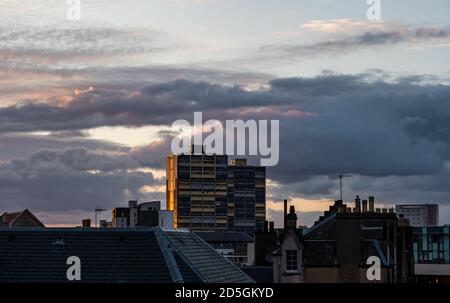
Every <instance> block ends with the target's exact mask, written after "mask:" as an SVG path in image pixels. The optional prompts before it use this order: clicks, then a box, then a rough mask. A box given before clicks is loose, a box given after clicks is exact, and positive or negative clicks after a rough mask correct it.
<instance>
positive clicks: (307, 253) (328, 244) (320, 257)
mask: <svg viewBox="0 0 450 303" xmlns="http://www.w3.org/2000/svg"><path fill="white" fill-rule="evenodd" d="M303 264H304V265H305V266H336V265H337V253H336V241H335V240H305V242H304V251H303Z"/></svg>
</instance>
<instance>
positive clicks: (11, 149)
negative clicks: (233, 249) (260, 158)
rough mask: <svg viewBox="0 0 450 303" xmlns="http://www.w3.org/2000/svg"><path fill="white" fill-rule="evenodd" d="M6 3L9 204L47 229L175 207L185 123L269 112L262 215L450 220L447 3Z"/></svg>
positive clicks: (1, 105)
mask: <svg viewBox="0 0 450 303" xmlns="http://www.w3.org/2000/svg"><path fill="white" fill-rule="evenodd" d="M369 7H370V6H369V5H368V4H367V3H366V0H346V1H337V0H317V1H306V0H305V1H302V0H277V1H274V0H271V1H269V0H240V1H238V0H145V1H144V0H95V1H94V0H81V18H80V20H69V19H68V18H67V10H68V8H70V7H69V5H68V4H67V3H66V1H61V0H27V1H17V0H1V1H0V212H3V211H14V210H17V209H23V208H29V209H30V210H32V211H33V212H34V213H36V214H37V216H38V217H39V218H41V219H42V221H44V223H45V224H47V225H49V226H55V225H59V226H65V225H67V226H71V225H79V224H80V222H81V219H83V218H93V216H94V212H93V209H94V208H95V207H98V206H101V207H103V208H106V209H108V211H107V212H106V213H103V214H102V217H103V218H105V219H109V218H110V217H111V215H110V213H111V209H112V208H113V207H116V206H123V205H126V201H127V200H129V199H139V200H140V201H147V200H155V199H158V200H161V201H163V205H164V204H165V171H164V169H165V167H164V166H165V157H166V155H167V154H168V153H169V152H170V142H171V139H172V138H173V136H174V133H173V131H172V130H171V128H170V125H171V124H172V122H174V121H175V120H177V119H187V120H192V119H193V112H194V111H201V112H203V114H204V116H205V117H208V118H214V119H218V120H221V121H223V120H225V119H234V120H236V119H244V120H248V119H270V120H273V119H276V120H279V121H280V154H281V155H280V162H279V164H278V165H277V166H275V167H268V169H267V174H268V182H267V184H268V187H267V197H268V201H267V216H268V219H269V220H274V221H275V222H276V224H277V225H279V224H281V218H282V215H281V209H282V203H281V201H282V200H283V199H288V200H289V202H290V203H291V204H293V205H295V206H296V210H297V211H298V214H299V216H300V224H302V225H311V224H312V223H313V222H314V221H315V220H316V219H317V217H318V216H319V215H320V213H321V212H322V211H323V210H326V209H327V208H328V206H329V205H330V203H332V201H334V200H335V199H338V198H339V180H338V178H337V176H338V175H339V174H342V173H346V174H351V175H352V177H351V178H347V179H345V180H344V200H346V201H352V200H353V199H354V197H355V196H356V195H360V196H361V197H363V198H364V197H368V196H371V195H374V196H375V200H376V203H377V204H379V205H380V206H385V207H391V206H392V205H394V204H396V203H439V204H440V212H441V214H440V215H441V216H440V219H441V224H448V223H450V186H449V184H450V120H449V119H448V117H450V86H449V85H450V68H449V64H448V62H449V59H450V24H449V20H450V18H449V17H450V1H448V0H430V1H417V0H416V1H411V0H409V1H404V0H395V1H386V0H382V1H381V20H368V19H367V16H366V12H367V10H368V8H369Z"/></svg>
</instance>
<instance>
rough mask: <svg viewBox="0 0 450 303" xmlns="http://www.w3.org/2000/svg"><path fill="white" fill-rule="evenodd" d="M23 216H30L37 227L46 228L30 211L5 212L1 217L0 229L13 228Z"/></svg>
mask: <svg viewBox="0 0 450 303" xmlns="http://www.w3.org/2000/svg"><path fill="white" fill-rule="evenodd" d="M22 216H28V217H29V219H31V220H32V221H33V222H34V224H33V226H35V227H45V225H44V224H43V223H42V222H41V221H39V219H38V218H36V217H35V216H34V215H33V213H32V212H31V211H29V210H28V209H24V210H20V211H15V212H11V213H8V212H5V213H3V214H2V215H0V227H13V226H14V224H15V222H16V221H17V220H19V219H20V218H21V217H22Z"/></svg>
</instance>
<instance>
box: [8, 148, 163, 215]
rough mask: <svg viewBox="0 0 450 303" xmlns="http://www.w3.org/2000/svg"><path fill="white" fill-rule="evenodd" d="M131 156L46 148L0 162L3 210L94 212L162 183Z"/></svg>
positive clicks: (136, 196)
mask: <svg viewBox="0 0 450 303" xmlns="http://www.w3.org/2000/svg"><path fill="white" fill-rule="evenodd" d="M137 167H139V164H138V162H137V161H136V160H134V159H132V158H131V157H129V156H128V155H127V154H108V153H102V152H94V151H88V150H86V149H83V148H68V149H64V150H40V151H37V152H35V153H33V154H32V155H30V156H29V157H27V158H23V159H13V160H10V161H7V162H4V163H2V164H1V165H0V197H1V199H2V208H5V209H12V208H14V207H15V208H25V207H28V208H32V209H35V210H41V211H45V210H56V211H58V210H91V209H93V208H94V207H96V206H98V205H101V206H102V207H105V208H111V207H113V206H116V205H117V204H119V203H123V202H124V200H125V199H127V198H130V195H132V197H133V198H138V197H143V196H145V195H143V194H141V193H140V192H139V189H140V188H141V187H142V186H144V185H161V184H162V182H161V181H160V180H157V179H155V178H153V176H152V175H151V174H148V173H141V172H135V171H130V170H133V169H135V168H137Z"/></svg>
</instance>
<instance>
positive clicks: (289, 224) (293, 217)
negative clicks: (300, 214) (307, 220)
mask: <svg viewBox="0 0 450 303" xmlns="http://www.w3.org/2000/svg"><path fill="white" fill-rule="evenodd" d="M286 228H287V229H291V230H296V229H297V214H296V213H295V207H294V205H291V207H290V208H289V214H287V215H286Z"/></svg>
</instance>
